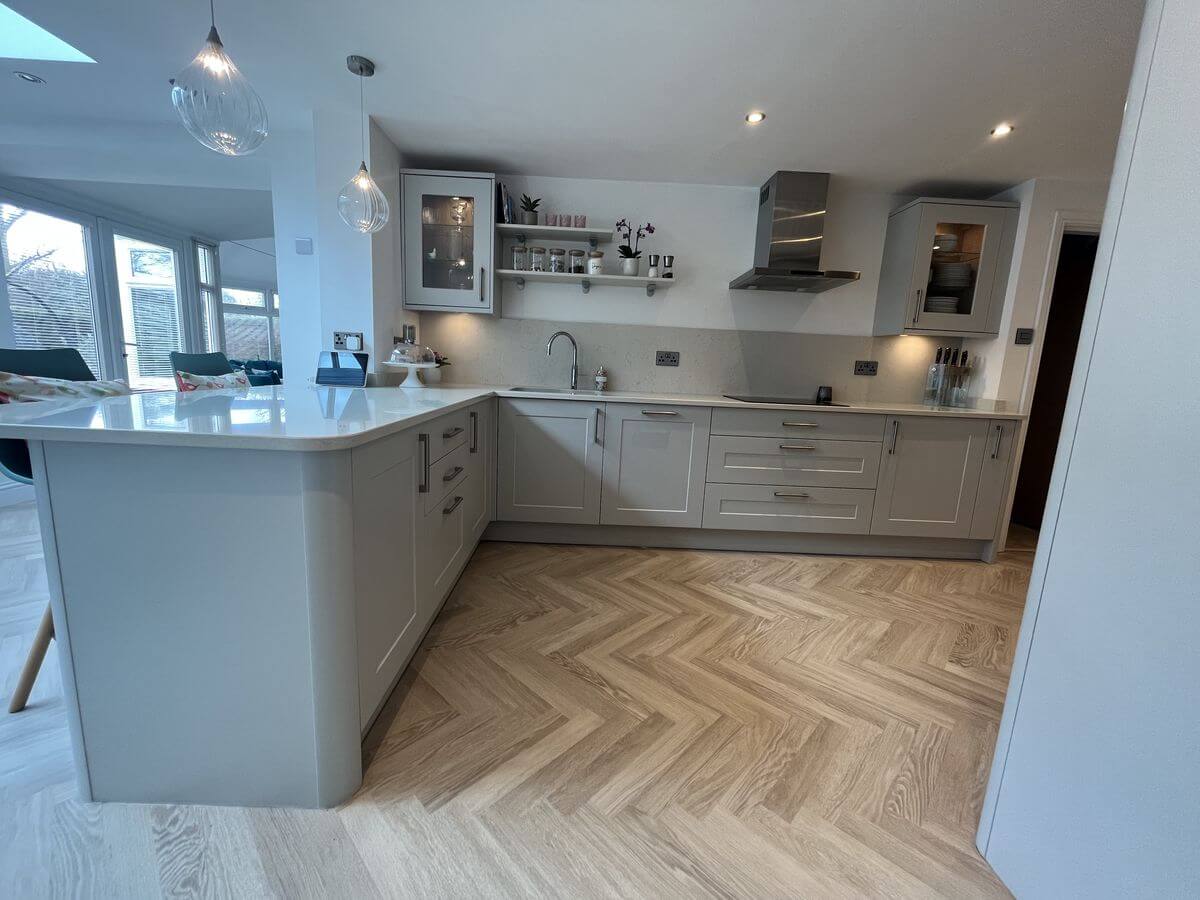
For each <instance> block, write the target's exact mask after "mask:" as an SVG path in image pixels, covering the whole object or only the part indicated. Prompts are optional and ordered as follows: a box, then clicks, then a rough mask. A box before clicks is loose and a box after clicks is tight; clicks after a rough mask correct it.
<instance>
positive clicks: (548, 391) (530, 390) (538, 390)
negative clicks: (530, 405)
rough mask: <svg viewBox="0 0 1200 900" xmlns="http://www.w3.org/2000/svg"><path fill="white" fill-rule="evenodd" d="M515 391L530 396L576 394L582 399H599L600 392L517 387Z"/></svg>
mask: <svg viewBox="0 0 1200 900" xmlns="http://www.w3.org/2000/svg"><path fill="white" fill-rule="evenodd" d="M512 390H514V391H523V392H525V393H530V394H575V395H578V396H581V397H599V396H600V394H601V392H600V391H585V390H574V391H573V390H571V389H570V388H552V387H515V388H512Z"/></svg>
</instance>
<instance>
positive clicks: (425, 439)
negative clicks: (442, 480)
mask: <svg viewBox="0 0 1200 900" xmlns="http://www.w3.org/2000/svg"><path fill="white" fill-rule="evenodd" d="M417 442H418V443H419V444H420V445H421V483H420V484H419V485H417V493H418V494H428V493H429V435H427V434H418V435H417Z"/></svg>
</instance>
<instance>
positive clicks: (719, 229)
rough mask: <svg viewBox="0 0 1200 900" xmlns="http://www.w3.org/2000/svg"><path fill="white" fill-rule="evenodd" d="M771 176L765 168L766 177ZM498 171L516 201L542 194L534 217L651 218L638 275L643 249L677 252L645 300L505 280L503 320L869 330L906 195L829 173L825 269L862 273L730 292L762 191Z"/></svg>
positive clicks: (634, 294)
mask: <svg viewBox="0 0 1200 900" xmlns="http://www.w3.org/2000/svg"><path fill="white" fill-rule="evenodd" d="M770 175H771V173H770V172H764V173H763V179H764V180H765V179H766V178H768V177H769V176H770ZM498 178H499V180H500V181H502V182H504V184H505V185H507V186H508V189H509V191H510V192H512V193H514V194H515V195H516V196H517V197H520V195H521V194H522V193H528V194H530V195H531V196H534V197H541V198H542V205H541V207H540V211H542V212H570V213H583V214H585V215H587V217H588V224H589V225H593V224H599V225H603V226H608V225H611V224H612V223H614V222H616V221H617V220H618V219H620V218H622V217H624V218H627V219H629V220H630V221H633V222H637V223H642V222H646V221H650V222H653V223H654V227H655V228H656V229H657V232H656V233H655V234H654V235H653V236H651V237H650V238H649V239H647V240H646V241H644V242H643V244H642V248H643V250H644V251H645V253H643V261H642V272H643V274H644V273H645V267H646V264H647V263H646V259H645V256H646V254H647V253H660V254H662V253H673V254H674V255H675V278H676V281H677V283H676V284H675V286H673V287H672V288H671V289H670V290H669V291H663V292H661V293H659V294H656V295H655V296H654V297H653V298H647V297H646V295H645V293H644V292H638V291H635V290H629V289H619V288H595V289H593V290H592V292H591V293H590V294H586V295H585V294H583V293H582V292H580V291H579V290H578V289H577V288H576V289H574V290H572V289H569V288H563V287H561V286H558V285H550V284H529V285H527V286H526V288H525V290H524V291H518V290H517V288H516V286H515V285H514V284H512V283H505V284H504V287H503V291H504V293H503V301H504V315H505V316H508V317H513V318H524V319H548V320H557V321H567V322H603V323H613V324H624V325H670V326H680V327H689V328H719V329H742V330H747V331H783V332H804V333H808V334H852V335H869V334H870V333H871V328H872V324H873V320H874V315H875V293H876V291H877V290H878V287H879V264H880V260H881V259H882V256H883V239H884V234H885V231H886V228H887V215H888V213H889V212H890V211H891V210H892V209H893V208H895V207H896V206H899V205H901V204H902V203H903V202H904V199H905V198H899V197H895V196H892V195H890V194H881V193H873V192H869V191H861V190H857V189H853V188H850V187H847V186H845V185H844V184H842V183H839V180H838V179H837V177H836V176H835V177H834V178H833V179H831V181H830V191H829V204H828V206H829V215H828V217H827V219H828V221H827V224H826V231H825V249H824V253H823V256H822V265H823V266H825V267H826V268H830V269H850V270H853V271H861V272H862V280H861V281H859V282H858V283H856V284H851V285H846V286H844V287H839V288H834V289H833V290H831V291H828V292H826V293H824V294H797V293H786V294H785V293H774V292H767V291H730V290H729V289H728V287H727V285H728V284H729V282H730V280H732V279H733V278H735V277H736V276H738V275H740V274H741V273H742V272H744V271H745V270H746V269H748V268H750V266H751V264H752V262H753V256H754V231H755V223H756V216H757V211H758V188H745V187H722V186H718V185H707V184H668V183H658V182H631V181H602V180H589V179H577V178H547V177H541V176H532V175H528V176H525V175H500V176H498ZM507 246H508V245H507V244H506V247H507ZM601 249H603V250H604V252H605V260H604V262H605V265H606V267H607V270H611V271H614V272H615V271H616V270H617V266H618V262H617V245H616V243H612V244H608V245H606V246H604V247H602V248H601ZM502 267H504V268H507V267H509V266H508V265H507V263H505V265H504V266H502Z"/></svg>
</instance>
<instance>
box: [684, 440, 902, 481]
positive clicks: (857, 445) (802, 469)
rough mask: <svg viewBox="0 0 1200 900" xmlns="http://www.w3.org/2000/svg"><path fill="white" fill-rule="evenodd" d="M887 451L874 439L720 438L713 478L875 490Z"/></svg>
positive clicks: (712, 447) (711, 448)
mask: <svg viewBox="0 0 1200 900" xmlns="http://www.w3.org/2000/svg"><path fill="white" fill-rule="evenodd" d="M882 450H883V445H882V444H877V443H873V442H871V441H828V440H808V439H806V438H803V437H789V438H786V439H783V440H780V439H779V438H763V437H729V436H727V435H726V436H716V437H713V438H712V439H711V440H710V441H709V445H708V476H707V477H708V480H709V481H710V482H720V483H722V484H777V485H795V484H800V485H812V486H813V487H836V488H867V489H869V490H873V489H874V488H875V481H876V479H877V478H878V477H879V455H880V453H881V452H882Z"/></svg>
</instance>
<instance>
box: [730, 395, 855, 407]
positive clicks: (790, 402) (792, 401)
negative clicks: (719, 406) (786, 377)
mask: <svg viewBox="0 0 1200 900" xmlns="http://www.w3.org/2000/svg"><path fill="white" fill-rule="evenodd" d="M724 396H725V397H726V398H727V399H729V400H740V401H741V402H742V403H778V404H780V405H786V406H841V407H843V408H847V409H848V408H849V407H850V404H849V403H834V402H833V401H832V400H831V401H829V402H828V403H817V402H815V401H813V400H802V399H800V398H799V397H755V396H749V395H744V394H742V395H739V394H725V395H724Z"/></svg>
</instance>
